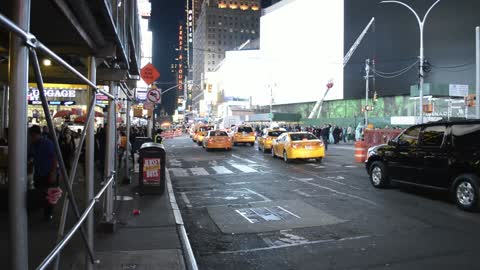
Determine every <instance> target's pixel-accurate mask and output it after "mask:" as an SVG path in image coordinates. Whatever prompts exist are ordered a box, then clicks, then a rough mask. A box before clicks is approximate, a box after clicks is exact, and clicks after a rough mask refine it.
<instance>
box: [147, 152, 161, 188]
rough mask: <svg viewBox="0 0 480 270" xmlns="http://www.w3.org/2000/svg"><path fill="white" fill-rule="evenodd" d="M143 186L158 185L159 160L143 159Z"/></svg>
mask: <svg viewBox="0 0 480 270" xmlns="http://www.w3.org/2000/svg"><path fill="white" fill-rule="evenodd" d="M143 184H147V185H148V184H160V159H159V158H144V159H143Z"/></svg>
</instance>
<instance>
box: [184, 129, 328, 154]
mask: <svg viewBox="0 0 480 270" xmlns="http://www.w3.org/2000/svg"><path fill="white" fill-rule="evenodd" d="M190 136H191V137H192V140H193V141H194V142H196V143H197V144H198V145H201V146H203V148H205V150H206V151H210V150H212V149H225V150H227V151H230V150H232V148H233V146H234V145H235V146H236V145H238V144H241V143H243V144H248V145H250V146H254V145H255V141H257V147H258V150H259V151H262V152H264V153H267V152H269V151H270V153H271V155H272V157H274V158H275V157H281V158H282V159H283V160H284V161H285V162H287V163H288V162H290V161H291V160H294V159H305V160H307V159H314V160H316V161H317V162H321V161H322V159H323V158H324V157H325V145H324V144H323V141H322V140H321V139H319V138H317V137H316V136H315V135H313V134H312V133H309V132H287V131H286V130H285V129H283V128H266V129H264V130H263V132H262V134H258V139H257V136H256V134H255V132H254V130H253V128H252V127H251V126H248V125H238V126H234V127H232V129H231V132H230V134H229V133H228V132H227V131H225V130H217V129H215V128H214V126H212V125H205V124H199V125H196V126H195V127H193V130H191V133H190Z"/></svg>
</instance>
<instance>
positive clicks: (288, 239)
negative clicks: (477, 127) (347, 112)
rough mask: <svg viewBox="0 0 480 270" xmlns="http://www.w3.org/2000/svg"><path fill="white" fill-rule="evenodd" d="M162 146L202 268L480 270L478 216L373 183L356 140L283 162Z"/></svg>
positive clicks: (170, 143) (252, 154) (253, 154)
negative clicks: (358, 157) (315, 157)
mask: <svg viewBox="0 0 480 270" xmlns="http://www.w3.org/2000/svg"><path fill="white" fill-rule="evenodd" d="M165 146H166V148H167V166H168V171H169V174H170V178H171V180H172V184H173V187H174V192H175V196H176V198H177V202H178V204H179V207H180V210H181V213H182V216H183V219H184V222H185V225H186V230H187V233H188V235H189V238H190V242H191V244H192V248H193V251H194V253H195V257H196V260H197V262H198V264H199V268H200V269H222V270H223V269H242V270H245V269H456V270H459V269H480V261H479V260H478V254H479V252H480V250H479V247H480V230H479V228H480V214H478V213H468V212H464V211H461V210H459V209H457V208H456V206H455V205H454V204H453V203H451V202H450V201H449V199H448V196H447V194H444V193H441V192H432V191H418V189H417V191H413V190H411V189H409V188H408V187H404V186H403V187H402V186H398V185H396V186H395V187H393V188H390V189H386V190H378V189H375V188H373V187H372V186H371V184H370V182H369V178H368V176H367V174H366V172H365V169H364V166H363V164H358V163H354V157H353V153H354V149H353V146H352V145H345V144H342V145H338V146H332V145H330V147H329V150H328V151H327V154H326V157H325V159H324V160H323V162H322V163H315V162H313V161H310V162H305V161H294V162H291V163H289V164H286V163H285V162H283V160H281V159H278V158H272V157H271V155H270V154H269V153H265V154H264V153H262V152H260V151H258V150H257V146H256V145H255V146H254V147H251V146H243V145H242V146H236V147H234V148H233V150H232V151H229V152H226V151H214V152H206V151H205V150H204V149H203V148H202V147H200V146H197V145H196V144H194V143H193V142H192V140H191V139H190V138H188V137H187V136H184V137H180V138H175V139H172V140H167V141H166V142H165Z"/></svg>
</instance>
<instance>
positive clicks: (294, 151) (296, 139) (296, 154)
mask: <svg viewBox="0 0 480 270" xmlns="http://www.w3.org/2000/svg"><path fill="white" fill-rule="evenodd" d="M277 156H278V157H282V158H283V160H284V161H285V162H287V163H288V162H290V161H291V160H292V159H315V160H316V161H317V162H321V161H322V159H323V158H324V157H325V145H324V144H323V141H322V140H320V139H319V138H317V137H316V136H315V135H313V134H312V133H309V132H285V133H283V134H282V135H280V136H279V137H278V138H277V139H276V140H274V141H273V143H272V157H277Z"/></svg>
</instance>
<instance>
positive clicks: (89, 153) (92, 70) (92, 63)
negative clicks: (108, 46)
mask: <svg viewBox="0 0 480 270" xmlns="http://www.w3.org/2000/svg"><path fill="white" fill-rule="evenodd" d="M88 79H89V81H91V82H92V83H93V84H96V81H97V64H96V60H95V57H94V56H89V57H88ZM89 94H90V98H93V99H95V89H94V88H93V87H92V86H90V91H89ZM92 95H93V96H92ZM88 109H92V110H93V109H94V107H91V108H88ZM93 124H94V123H93V121H90V122H89V123H88V125H86V126H85V128H86V129H87V137H86V145H85V203H86V204H87V205H86V207H87V206H88V204H89V202H90V201H91V200H92V199H93V196H94V195H93V194H94V186H95V175H94V171H95V166H94V165H95V163H94V162H95V156H94V151H95V148H94V145H95V137H94V130H93V129H94V128H95V127H94V125H93ZM93 215H94V213H93V211H92V212H90V214H88V217H87V219H86V232H87V242H88V244H89V246H90V247H91V248H92V250H94V246H93V242H94V227H93V226H94V224H93ZM85 269H87V270H93V269H94V264H93V263H92V262H91V261H90V258H89V256H88V255H87V256H86V257H85Z"/></svg>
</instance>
